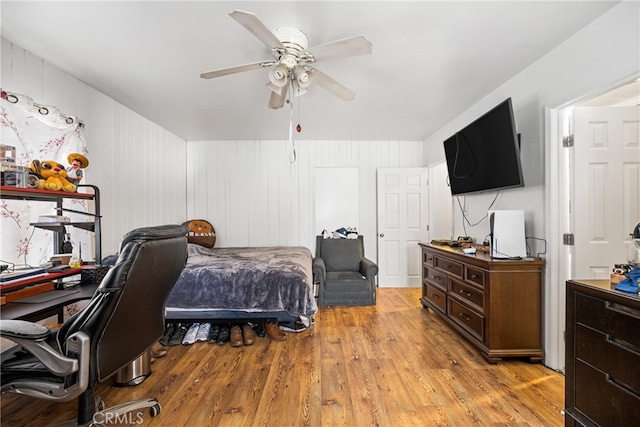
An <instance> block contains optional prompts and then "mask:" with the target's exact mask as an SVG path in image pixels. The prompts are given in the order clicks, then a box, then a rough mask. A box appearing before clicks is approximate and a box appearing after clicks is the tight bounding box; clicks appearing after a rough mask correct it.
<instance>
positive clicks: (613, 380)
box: [605, 374, 640, 399]
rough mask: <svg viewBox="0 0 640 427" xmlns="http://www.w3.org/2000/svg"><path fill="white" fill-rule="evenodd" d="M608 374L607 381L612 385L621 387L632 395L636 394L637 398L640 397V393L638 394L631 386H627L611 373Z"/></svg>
mask: <svg viewBox="0 0 640 427" xmlns="http://www.w3.org/2000/svg"><path fill="white" fill-rule="evenodd" d="M605 375H606V376H607V382H608V383H610V384H611V385H613V386H614V387H617V388H619V389H622V390H624V391H626V392H627V393H629V394H631V395H632V396H635V397H636V399H640V395H638V393H637V392H636V391H634V390H632V389H630V388H629V387H627V386H626V385H624V384H622V383H619V382H618V381H616V379H615V378H614V377H613V376H611V375H609V374H605Z"/></svg>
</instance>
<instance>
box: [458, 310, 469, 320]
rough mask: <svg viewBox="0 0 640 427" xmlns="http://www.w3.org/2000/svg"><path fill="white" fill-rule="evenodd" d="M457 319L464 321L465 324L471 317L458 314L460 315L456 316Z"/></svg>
mask: <svg viewBox="0 0 640 427" xmlns="http://www.w3.org/2000/svg"><path fill="white" fill-rule="evenodd" d="M458 317H460V318H461V319H462V320H464V321H465V322H468V321H469V320H471V317H469V315H467V314H464V313H462V312H460V314H458Z"/></svg>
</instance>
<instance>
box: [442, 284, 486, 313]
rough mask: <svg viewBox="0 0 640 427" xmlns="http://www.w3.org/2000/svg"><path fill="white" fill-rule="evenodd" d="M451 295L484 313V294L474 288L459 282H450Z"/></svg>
mask: <svg viewBox="0 0 640 427" xmlns="http://www.w3.org/2000/svg"><path fill="white" fill-rule="evenodd" d="M449 295H451V296H455V297H456V298H458V299H461V300H462V301H463V302H465V303H467V304H468V305H471V306H473V308H475V309H476V310H477V311H479V312H480V313H484V292H482V291H480V290H478V289H476V288H474V287H473V286H469V285H465V284H464V283H461V282H458V281H457V280H450V281H449Z"/></svg>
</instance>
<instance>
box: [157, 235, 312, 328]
mask: <svg viewBox="0 0 640 427" xmlns="http://www.w3.org/2000/svg"><path fill="white" fill-rule="evenodd" d="M188 251H189V252H188V254H189V256H188V259H187V264H186V266H185V268H184V270H183V271H182V274H181V276H180V278H179V279H178V281H177V283H176V285H175V286H174V288H173V290H172V291H171V294H170V295H169V298H168V299H167V302H166V318H167V320H168V321H173V322H178V321H182V322H185V321H191V322H195V321H200V322H203V321H207V322H214V321H239V320H243V321H251V320H260V319H268V320H277V321H278V322H280V323H289V324H293V323H295V324H304V325H306V326H307V327H308V326H309V325H310V324H311V323H312V320H313V317H312V316H313V315H314V314H315V313H316V311H317V304H316V300H315V296H314V292H313V280H312V267H311V262H312V255H311V251H310V250H309V249H308V248H305V247H299V246H294V247H291V246H272V247H242V248H240V247H237V248H213V247H212V248H208V247H204V246H201V245H198V244H194V243H189V248H188Z"/></svg>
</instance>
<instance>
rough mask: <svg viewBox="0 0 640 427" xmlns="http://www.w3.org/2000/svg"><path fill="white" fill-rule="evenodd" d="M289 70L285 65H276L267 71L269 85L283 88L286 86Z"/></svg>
mask: <svg viewBox="0 0 640 427" xmlns="http://www.w3.org/2000/svg"><path fill="white" fill-rule="evenodd" d="M288 74H289V70H288V68H287V66H286V65H284V64H278V65H276V66H275V67H273V68H272V69H271V71H269V83H270V84H272V85H273V86H276V87H280V88H281V87H283V86H284V85H286V84H287V81H288V78H287V75H288Z"/></svg>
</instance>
